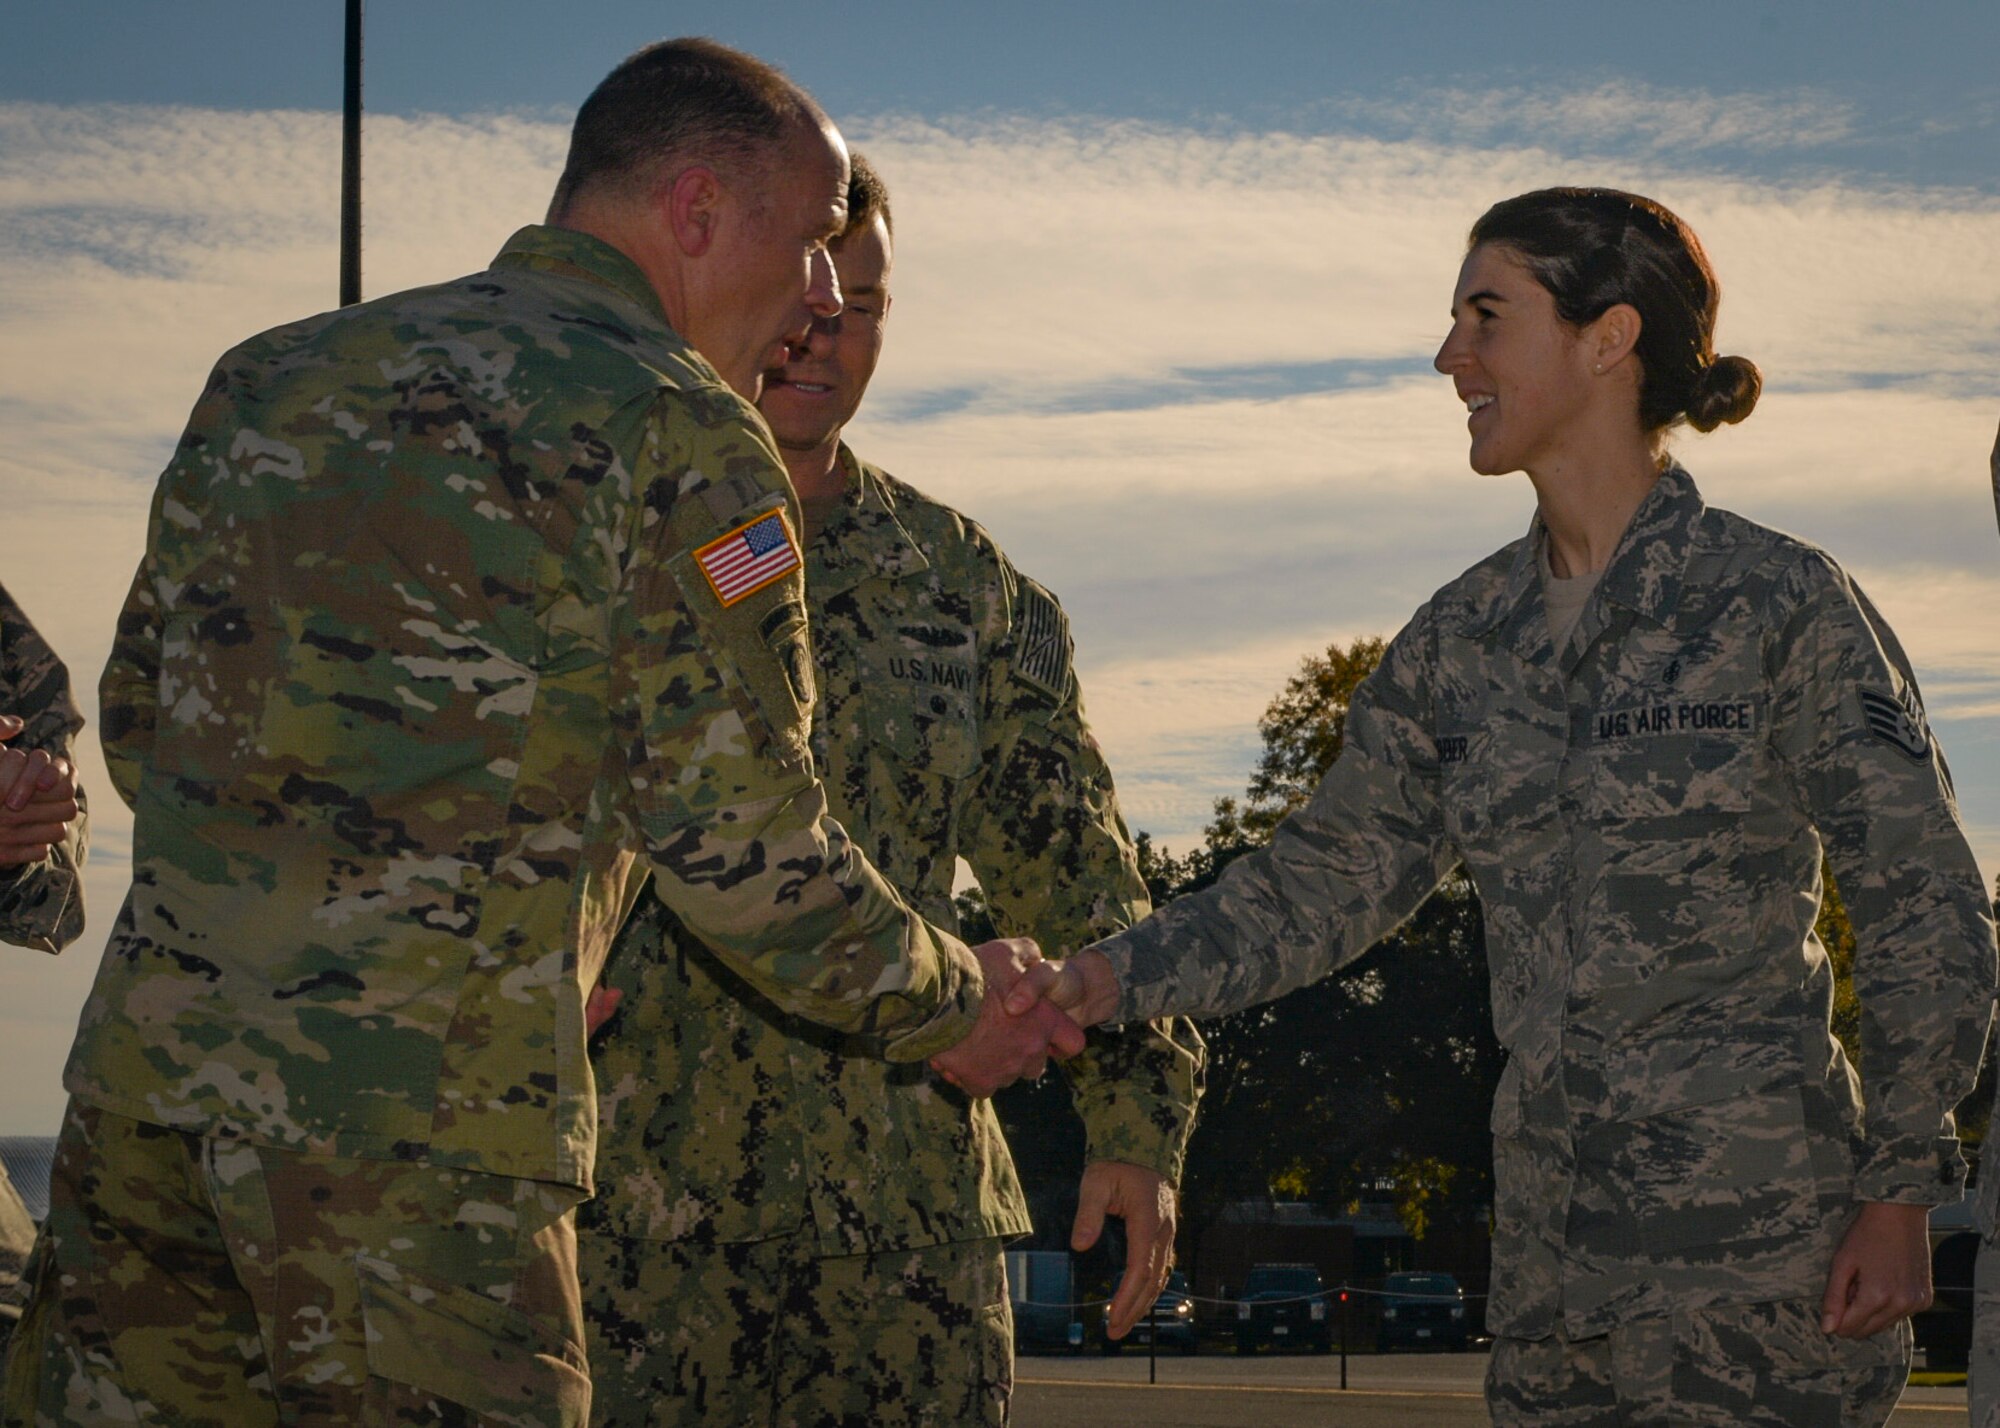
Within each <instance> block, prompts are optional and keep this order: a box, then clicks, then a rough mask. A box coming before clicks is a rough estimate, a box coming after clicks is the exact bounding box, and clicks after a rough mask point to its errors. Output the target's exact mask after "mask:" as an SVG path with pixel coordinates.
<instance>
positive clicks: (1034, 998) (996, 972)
mask: <svg viewBox="0 0 2000 1428" xmlns="http://www.w3.org/2000/svg"><path fill="white" fill-rule="evenodd" d="M972 952H973V955H974V956H975V957H977V958H978V959H979V966H980V970H981V971H982V972H983V973H984V974H985V977H986V996H985V998H984V999H983V1000H982V1001H981V1003H980V1007H979V1019H978V1020H977V1021H976V1022H975V1023H974V1024H973V1028H972V1033H971V1034H970V1035H969V1036H967V1037H966V1038H965V1039H964V1040H963V1041H961V1042H959V1043H958V1045H956V1046H954V1047H952V1048H950V1049H949V1050H947V1051H941V1052H939V1053H938V1054H937V1055H936V1056H933V1057H932V1058H931V1062H930V1064H931V1069H932V1070H933V1071H935V1072H937V1073H938V1075H940V1076H942V1077H944V1079H945V1080H947V1081H949V1082H951V1084H952V1085H954V1086H956V1087H958V1088H959V1089H960V1090H961V1091H963V1092H965V1093H966V1094H967V1095H968V1096H990V1095H992V1094H993V1093H994V1092H995V1091H997V1090H999V1089H1000V1088H1001V1087H1003V1086H1009V1085H1012V1084H1013V1083H1014V1082H1015V1081H1018V1080H1020V1079H1022V1078H1023V1077H1026V1078H1027V1079H1029V1080H1034V1079H1036V1078H1038V1077H1040V1076H1041V1074H1042V1073H1043V1072H1044V1071H1045V1070H1047V1069H1048V1063H1049V1058H1050V1057H1051V1056H1053V1057H1055V1058H1056V1059H1057V1060H1066V1059H1068V1058H1069V1057H1071V1056H1075V1055H1076V1054H1077V1053H1079V1052H1080V1051H1082V1050H1083V1032H1084V1028H1085V1027H1088V1026H1094V1025H1096V1024H1097V1023H1098V1022H1101V1021H1103V1020H1105V1019H1106V1018H1107V1017H1108V1016H1109V1015H1110V1014H1111V1011H1112V1009H1113V1008H1114V1007H1115V1006H1116V1005H1117V1000H1118V998H1117V981H1116V978H1115V977H1114V976H1113V974H1112V972H1111V965H1110V963H1108V962H1106V961H1105V959H1104V958H1103V956H1101V955H1100V954H1098V953H1095V952H1089V951H1084V952H1079V953H1077V954H1076V955H1075V956H1074V957H1070V958H1068V959H1066V960H1064V961H1061V962H1051V961H1048V960H1047V959H1045V958H1044V957H1043V956H1042V954H1041V951H1040V949H1038V948H1037V947H1036V946H1035V944H1034V943H1033V942H1032V941H1030V940H1029V939H1027V938H1025V937H1003V938H999V939H997V940H995V941H992V942H984V943H981V944H980V945H979V946H977V947H975V948H973V949H972Z"/></svg>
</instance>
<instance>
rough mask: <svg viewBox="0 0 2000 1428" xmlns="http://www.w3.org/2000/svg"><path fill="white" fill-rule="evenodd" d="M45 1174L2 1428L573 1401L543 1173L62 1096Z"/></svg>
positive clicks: (580, 1418) (570, 1264) (555, 1411)
mask: <svg viewBox="0 0 2000 1428" xmlns="http://www.w3.org/2000/svg"><path fill="white" fill-rule="evenodd" d="M51 1189H52V1192H53V1193H52V1195H51V1199H50V1209H49V1219H48V1223H47V1225H46V1227H45V1229H44V1232H43V1238H42V1244H41V1247H40V1249H39V1250H38V1252H37V1259H36V1262H35V1263H36V1268H35V1270H34V1273H35V1274H36V1276H37V1284H36V1292H35V1299H34V1302H33V1305H32V1306H31V1308H30V1309H29V1314H28V1320H27V1322H26V1324H25V1325H24V1326H23V1330H22V1335H21V1349H22V1352H20V1353H17V1354H16V1355H15V1356H14V1358H13V1359H12V1360H11V1361H10V1362H9V1364H8V1369H7V1380H6V1385H5V1391H4V1408H5V1421H6V1423H7V1425H8V1428H29V1425H34V1428H43V1425H48V1428H55V1425H60V1424H72V1423H75V1424H97V1423H160V1424H173V1425H175V1428H262V1425H270V1428H276V1425H277V1424H278V1423H279V1422H281V1421H282V1422H283V1423H285V1424H287V1425H295V1428H351V1425H354V1424H360V1423H366V1424H370V1425H385V1426H386V1425H391V1424H408V1425H413V1428H414V1425H418V1424H422V1425H432V1424H439V1423H463V1424H480V1425H486V1424H493V1425H503V1424H504V1425H511V1428H583V1425H584V1423H585V1422H586V1421H587V1418H588V1415H589V1410H590V1377H589V1374H588V1373H587V1372H586V1371H585V1368H584V1360H583V1348H582V1328H583V1326H582V1310H581V1309H580V1307H579V1306H578V1303H577V1290H576V1261H575V1253H576V1237H575V1227H574V1217H573V1216H572V1214H571V1213H570V1211H571V1207H572V1205H573V1204H574V1198H575V1197H574V1196H573V1195H572V1194H571V1193H570V1192H569V1191H568V1190H566V1189H564V1188H563V1187H561V1186H556V1185H550V1184H547V1183H543V1182H538V1181H533V1180H523V1179H519V1178H517V1177H511V1176H498V1175H486V1174H482V1173H480V1172H477V1171H462V1170H445V1169H441V1168H438V1167H435V1166H425V1165H410V1164H405V1163H400V1162H397V1161H391V1160H352V1159H340V1158H330V1157H326V1156H317V1155H307V1154H301V1153H299V1152H296V1151H289V1150H275V1149H272V1148H270V1147H266V1146H259V1145H256V1144H253V1143H251V1142H249V1141H243V1140H225V1139H222V1138H219V1137H215V1136H201V1135H196V1134H193V1133H191V1132H186V1131H174V1130H168V1129H166V1128H164V1127H161V1126H154V1125H148V1124H146V1123H145V1122H143V1121H135V1120H132V1119H130V1118H128V1117H125V1116H118V1115H112V1114H110V1113H107V1112H104V1111H100V1110H98V1109H96V1108H95V1107H93V1106H84V1105H77V1104H74V1103H73V1104H72V1105H71V1107H70V1111H69V1114H68V1116H67V1118H66V1120H65V1123H64V1126H63V1130H62V1134H61V1136H60V1137H59V1139H58V1140H57V1144H56V1159H55V1168H54V1173H53V1177H52V1184H51ZM107 1226H116V1227H117V1232H116V1233H110V1232H107ZM30 1346H34V1350H35V1351H34V1352H29V1351H28V1350H29V1349H30ZM280 1402H282V1404H283V1408H282V1411H281V1409H280V1407H279V1404H280Z"/></svg>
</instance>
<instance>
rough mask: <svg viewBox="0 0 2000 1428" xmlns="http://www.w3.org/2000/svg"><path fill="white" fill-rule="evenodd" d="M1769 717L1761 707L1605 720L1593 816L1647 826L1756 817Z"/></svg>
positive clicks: (1686, 709)
mask: <svg viewBox="0 0 2000 1428" xmlns="http://www.w3.org/2000/svg"><path fill="white" fill-rule="evenodd" d="M1761 715H1762V710H1761V708H1760V707H1759V705H1758V703H1757V701H1754V700H1737V701H1717V700H1710V701H1703V702H1702V703H1700V704H1698V705H1689V704H1664V703H1663V704H1659V705H1655V706H1652V707H1650V708H1640V709H1631V710H1614V711H1608V712H1602V713H1599V714H1598V716H1597V729H1596V731H1595V737H1594V738H1593V740H1592V745H1591V753H1590V789H1589V795H1588V806H1589V809H1590V813H1591V815H1592V817H1593V818H1596V819H1601V820H1604V821H1608V822H1625V821H1640V822H1646V821H1653V820H1667V819H1673V820H1681V819H1687V818H1695V819H1699V818H1702V817H1725V816H1736V815H1741V814H1744V813H1747V812H1749V811H1750V803H1751V793H1752V790H1753V789H1754V788H1755V786H1756V782H1757V774H1758V767H1757V765H1758V750H1759V732H1760V728H1761V724H1762V718H1761Z"/></svg>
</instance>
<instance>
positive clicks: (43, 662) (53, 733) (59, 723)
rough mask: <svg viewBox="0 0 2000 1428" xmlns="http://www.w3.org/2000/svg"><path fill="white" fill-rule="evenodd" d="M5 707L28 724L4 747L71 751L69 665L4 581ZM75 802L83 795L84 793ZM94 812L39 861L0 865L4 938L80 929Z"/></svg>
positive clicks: (76, 722) (68, 935) (0, 704)
mask: <svg viewBox="0 0 2000 1428" xmlns="http://www.w3.org/2000/svg"><path fill="white" fill-rule="evenodd" d="M0 714H13V715H16V716H18V717H19V718H21V719H23V720H25V721H26V722H27V727H26V728H25V729H23V730H22V731H21V732H20V733H19V734H16V735H15V736H14V737H13V738H11V739H9V740H7V742H6V747H7V748H10V749H20V750H22V751H24V752H25V751H27V750H31V749H47V750H48V751H49V752H50V753H51V754H55V755H58V756H59V757H62V758H66V759H73V758H74V754H73V753H72V746H73V745H74V743H75V741H76V736H77V735H78V734H79V733H81V732H82V731H83V716H82V715H81V714H79V713H78V712H77V709H76V701H75V700H74V699H72V698H71V697H70V692H69V671H68V670H67V669H65V668H64V667H63V662H62V661H61V660H59V659H57V658H56V656H55V652H54V651H53V650H51V649H50V648H49V647H48V645H47V643H46V642H44V641H43V639H42V637H41V635H40V634H38V633H37V632H36V630H35V627H34V626H33V625H31V624H29V623H28V617H27V616H26V615H24V614H22V613H21V607H20V606H19V605H17V604H15V603H14V599H13V597H12V596H10V595H9V594H8V593H7V591H6V589H5V588H4V587H0ZM77 802H78V803H79V804H81V803H82V802H83V796H82V794H81V793H79V794H78V796H77ZM88 829H89V818H88V816H87V815H85V814H78V816H77V817H76V819H75V820H74V821H73V822H72V823H71V824H70V826H69V835H68V836H67V837H66V838H65V839H64V840H63V842H62V844H61V845H60V846H59V847H56V848H54V849H51V850H50V852H49V856H48V857H47V858H45V859H43V860H42V861H41V862H39V863H33V864H30V865H28V866H26V867H21V868H0V942H12V943H15V944H16V945H18V946H21V947H33V948H35V949H37V950H39V951H42V952H59V951H61V950H62V949H63V948H64V947H67V946H68V945H69V944H70V943H72V942H74V941H75V940H76V939H77V938H78V937H79V936H80V935H82V932H83V859H84V853H85V850H86V848H87V846H88V843H89V833H88Z"/></svg>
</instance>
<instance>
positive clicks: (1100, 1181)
mask: <svg viewBox="0 0 2000 1428" xmlns="http://www.w3.org/2000/svg"><path fill="white" fill-rule="evenodd" d="M1176 1203H1177V1202H1176V1199H1175V1195H1174V1187H1173V1183H1172V1182H1171V1181H1169V1180H1168V1179H1167V1178H1166V1177H1165V1176H1164V1175H1161V1174H1160V1173H1159V1172H1158V1171H1154V1170H1148V1169H1146V1168H1145V1167H1144V1166H1143V1165H1128V1164H1126V1163H1125V1162H1124V1161H1122V1160H1094V1161H1092V1162H1091V1163H1090V1164H1088V1165H1086V1166H1084V1168H1083V1183H1082V1185H1081V1186H1080V1187H1079V1188H1078V1190H1077V1196H1076V1225H1075V1227H1074V1228H1073V1229H1071V1231H1070V1232H1069V1243H1070V1248H1072V1249H1074V1250H1075V1251H1076V1252H1077V1253H1078V1254H1081V1253H1083V1251H1085V1250H1087V1249H1089V1248H1090V1247H1091V1246H1092V1245H1094V1244H1096V1243H1097V1237H1098V1236H1099V1235H1100V1234H1102V1233H1103V1232H1104V1217H1105V1216H1106V1215H1107V1214H1111V1215H1116V1216H1118V1217H1119V1218H1120V1219H1122V1220H1124V1221H1125V1277H1124V1278H1123V1279H1121V1280H1119V1281H1118V1292H1117V1293H1116V1294H1114V1295H1112V1296H1111V1303H1110V1305H1109V1306H1108V1307H1107V1308H1106V1309H1105V1311H1104V1314H1105V1326H1104V1328H1105V1332H1106V1333H1107V1334H1109V1335H1110V1336H1111V1337H1112V1338H1114V1339H1122V1338H1124V1337H1125V1335H1126V1334H1127V1333H1129V1332H1131V1329H1132V1326H1133V1325H1134V1324H1136V1323H1138V1322H1139V1316H1140V1315H1141V1314H1143V1313H1145V1312H1146V1311H1147V1310H1148V1309H1150V1308H1151V1307H1152V1305H1153V1301H1154V1300H1155V1299H1158V1298H1159V1297H1160V1291H1161V1290H1162V1289H1164V1288H1165V1287H1166V1283H1167V1271H1168V1270H1170V1269H1172V1268H1173V1267H1174V1226H1175V1218H1176Z"/></svg>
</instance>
